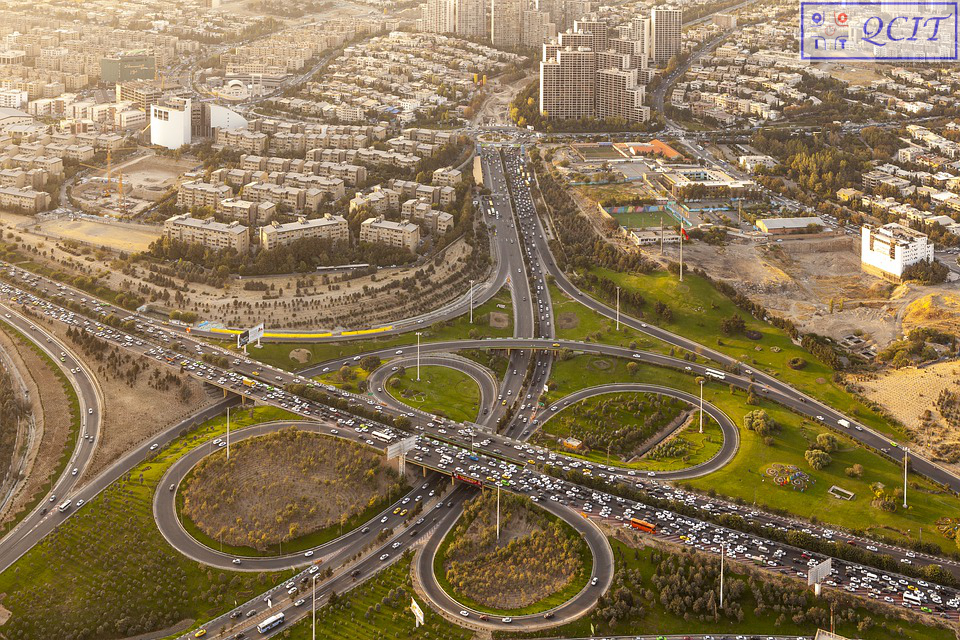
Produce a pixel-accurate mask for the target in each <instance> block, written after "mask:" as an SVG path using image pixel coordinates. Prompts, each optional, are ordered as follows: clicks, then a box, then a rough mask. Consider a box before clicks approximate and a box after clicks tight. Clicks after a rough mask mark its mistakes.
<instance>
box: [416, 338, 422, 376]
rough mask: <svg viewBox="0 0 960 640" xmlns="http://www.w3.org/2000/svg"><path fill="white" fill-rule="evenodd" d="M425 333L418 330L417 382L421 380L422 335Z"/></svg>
mask: <svg viewBox="0 0 960 640" xmlns="http://www.w3.org/2000/svg"><path fill="white" fill-rule="evenodd" d="M421 335H423V334H422V333H420V332H419V331H417V382H420V336H421Z"/></svg>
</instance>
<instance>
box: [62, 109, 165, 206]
mask: <svg viewBox="0 0 960 640" xmlns="http://www.w3.org/2000/svg"><path fill="white" fill-rule="evenodd" d="M148 126H149V125H148ZM139 148H140V147H139V146H133V147H117V148H116V149H107V166H106V168H104V167H97V166H95V165H92V164H86V163H84V162H81V163H79V164H80V166H81V167H87V168H89V169H96V170H97V171H104V170H106V172H107V175H106V176H105V184H104V187H103V192H102V195H103V196H104V197H109V196H110V194H111V193H112V188H111V187H112V185H113V180H112V179H113V152H114V151H128V150H133V149H139ZM117 201H118V203H119V205H120V210H121V211H123V212H125V211H126V195H125V194H124V192H123V171H120V170H118V171H117Z"/></svg>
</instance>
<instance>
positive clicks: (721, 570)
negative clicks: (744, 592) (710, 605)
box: [720, 542, 727, 609]
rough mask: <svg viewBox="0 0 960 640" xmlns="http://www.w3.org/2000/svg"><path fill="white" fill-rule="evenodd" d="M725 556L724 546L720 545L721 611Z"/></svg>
mask: <svg viewBox="0 0 960 640" xmlns="http://www.w3.org/2000/svg"><path fill="white" fill-rule="evenodd" d="M725 555H727V553H726V551H725V549H724V544H723V543H722V542H721V543H720V608H721V609H723V560H724V558H723V557H724V556H725Z"/></svg>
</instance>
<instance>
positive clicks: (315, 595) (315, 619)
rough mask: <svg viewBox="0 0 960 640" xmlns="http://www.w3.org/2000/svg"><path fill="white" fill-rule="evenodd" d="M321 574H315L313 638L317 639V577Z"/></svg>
mask: <svg viewBox="0 0 960 640" xmlns="http://www.w3.org/2000/svg"><path fill="white" fill-rule="evenodd" d="M319 577H320V574H318V573H315V574H313V614H312V616H311V617H312V618H313V640H317V578H319Z"/></svg>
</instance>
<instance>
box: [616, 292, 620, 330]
mask: <svg viewBox="0 0 960 640" xmlns="http://www.w3.org/2000/svg"><path fill="white" fill-rule="evenodd" d="M617 331H620V287H617Z"/></svg>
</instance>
